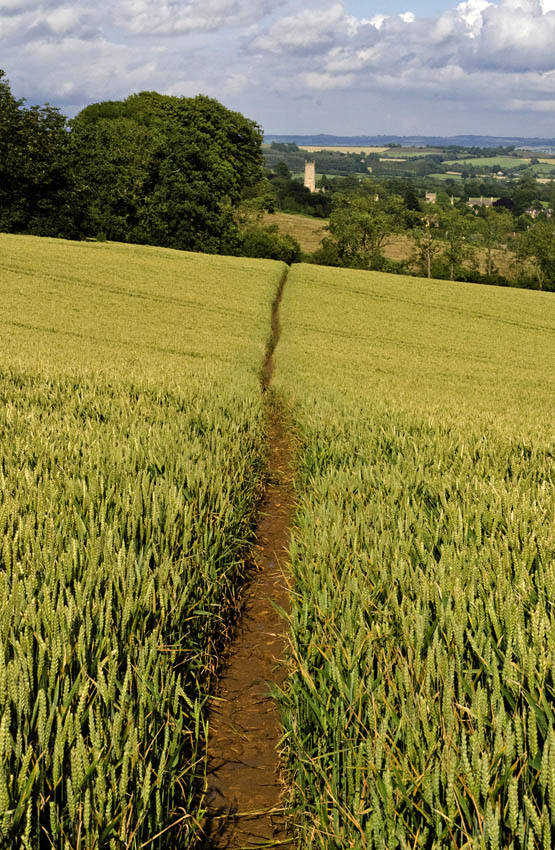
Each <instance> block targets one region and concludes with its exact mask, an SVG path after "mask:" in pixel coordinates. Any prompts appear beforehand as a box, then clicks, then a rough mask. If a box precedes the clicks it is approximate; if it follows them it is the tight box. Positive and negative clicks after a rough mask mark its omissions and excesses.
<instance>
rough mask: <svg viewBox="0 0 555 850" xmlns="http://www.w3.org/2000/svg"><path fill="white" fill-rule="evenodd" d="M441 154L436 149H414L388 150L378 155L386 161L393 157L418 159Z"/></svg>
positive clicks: (440, 151)
mask: <svg viewBox="0 0 555 850" xmlns="http://www.w3.org/2000/svg"><path fill="white" fill-rule="evenodd" d="M441 153H443V151H442V150H438V149H437V148H428V149H414V148H394V149H391V148H389V149H388V150H386V151H384V152H383V153H381V154H380V156H382V157H384V158H385V159H387V158H388V157H393V158H395V159H397V158H399V159H418V158H420V157H424V156H434V155H436V156H437V155H438V154H441Z"/></svg>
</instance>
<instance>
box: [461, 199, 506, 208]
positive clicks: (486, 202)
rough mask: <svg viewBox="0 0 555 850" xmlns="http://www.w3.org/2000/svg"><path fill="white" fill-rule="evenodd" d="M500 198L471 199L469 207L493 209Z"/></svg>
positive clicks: (468, 202)
mask: <svg viewBox="0 0 555 850" xmlns="http://www.w3.org/2000/svg"><path fill="white" fill-rule="evenodd" d="M498 200H499V198H469V199H468V201H467V202H466V205H467V207H492V206H493V205H494V203H495V202H496V201H498Z"/></svg>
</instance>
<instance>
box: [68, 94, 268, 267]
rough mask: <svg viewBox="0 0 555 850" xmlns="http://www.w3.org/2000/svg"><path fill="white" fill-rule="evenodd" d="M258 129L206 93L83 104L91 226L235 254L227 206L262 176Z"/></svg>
mask: <svg viewBox="0 0 555 850" xmlns="http://www.w3.org/2000/svg"><path fill="white" fill-rule="evenodd" d="M261 141H262V134H261V131H260V129H259V127H258V126H257V125H256V124H255V123H254V122H253V121H250V120H248V119H247V118H245V117H244V116H242V115H240V114H239V113H238V112H231V111H230V110H228V109H226V108H225V107H224V106H222V105H221V104H220V103H218V101H216V100H213V99H212V98H208V97H205V96H203V95H199V96H197V97H194V98H180V97H170V96H168V95H160V94H157V93H156V92H142V93H141V94H137V95H131V96H130V97H128V98H127V99H126V100H124V101H111V102H110V101H109V102H106V103H100V104H93V105H91V106H88V107H86V108H85V109H84V110H83V111H82V112H81V113H80V114H79V115H78V116H77V117H76V118H75V119H74V120H73V122H72V133H71V147H72V155H73V160H74V163H75V168H76V170H77V173H78V174H79V177H80V179H81V180H82V182H83V184H84V185H85V186H86V188H87V192H88V198H89V220H88V229H89V230H90V231H91V232H92V233H102V234H105V235H106V237H107V238H109V239H117V240H118V241H131V242H147V243H152V244H156V245H164V246H167V247H170V248H182V249H188V250H193V251H196V250H202V251H210V252H219V253H224V252H232V251H233V249H234V247H235V246H236V243H237V227H236V224H235V221H234V216H233V209H234V208H235V207H236V206H237V205H238V204H239V202H240V200H241V193H242V190H243V188H244V187H245V186H248V185H251V184H253V183H256V182H257V181H259V180H260V179H261V176H262V171H261V154H260V146H261Z"/></svg>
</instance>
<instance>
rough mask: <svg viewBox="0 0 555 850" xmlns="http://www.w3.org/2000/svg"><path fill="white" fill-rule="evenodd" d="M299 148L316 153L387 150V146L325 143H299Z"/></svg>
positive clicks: (379, 151) (364, 152)
mask: <svg viewBox="0 0 555 850" xmlns="http://www.w3.org/2000/svg"><path fill="white" fill-rule="evenodd" d="M299 148H300V150H302V151H306V152H307V153H316V152H317V151H335V152H336V153H363V154H370V153H383V152H384V151H386V150H388V148H380V147H372V146H368V145H353V146H347V145H329V146H328V145H326V146H325V147H323V146H322V145H299Z"/></svg>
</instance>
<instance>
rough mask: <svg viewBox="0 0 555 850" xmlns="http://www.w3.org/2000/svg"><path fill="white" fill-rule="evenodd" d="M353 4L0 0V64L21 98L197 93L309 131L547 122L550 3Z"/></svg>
mask: <svg viewBox="0 0 555 850" xmlns="http://www.w3.org/2000/svg"><path fill="white" fill-rule="evenodd" d="M345 2H346V0H119V2H118V3H113V2H112V0H95V2H93V0H0V36H1V38H2V42H3V48H2V57H1V60H0V64H1V65H2V67H3V68H5V70H6V72H7V75H8V77H9V78H10V79H11V81H12V85H14V84H15V86H16V88H15V89H14V91H15V93H16V95H17V96H25V97H27V99H28V100H29V101H30V102H37V101H42V100H46V99H48V100H50V101H51V102H58V103H59V104H60V105H61V106H62V108H63V107H64V105H68V104H70V105H74V106H75V108H77V106H78V105H84V103H86V102H87V101H90V100H100V99H106V98H116V97H123V96H125V95H127V94H129V93H130V92H132V91H138V90H141V89H157V90H159V91H165V92H168V93H172V94H186V95H189V94H195V93H196V92H198V91H203V92H205V93H207V94H211V95H213V96H215V97H220V98H221V99H223V100H224V102H230V105H232V106H233V107H234V108H240V109H242V110H243V111H245V112H246V113H247V114H249V115H251V116H252V117H255V118H258V119H259V120H260V121H261V122H262V123H267V122H268V118H267V116H270V118H271V120H272V122H273V121H274V116H276V115H278V114H279V109H281V110H282V114H289V115H290V116H291V119H290V120H291V121H292V122H297V121H299V120H301V118H302V119H303V120H304V116H305V114H306V115H307V116H308V115H310V114H313V115H314V124H313V129H314V130H333V126H332V123H333V124H334V126H335V129H337V130H344V131H347V126H351V127H357V128H358V129H359V130H360V131H365V130H366V131H371V130H372V129H374V130H375V131H377V132H380V131H385V129H386V128H384V127H383V126H382V125H380V124H379V123H378V122H379V121H381V120H383V116H384V114H388V115H391V116H392V117H391V121H397V122H398V126H399V127H402V126H405V127H406V126H407V123H408V122H411V121H412V122H413V124H414V125H417V124H418V122H419V121H421V120H422V115H423V114H424V113H426V114H435V115H437V122H438V124H439V125H441V123H442V122H443V121H445V120H446V116H447V115H448V114H449V111H451V112H452V116H458V117H452V118H451V119H450V120H451V122H452V123H453V122H455V121H460V122H461V123H463V122H464V125H465V129H467V130H468V131H469V132H471V131H473V130H475V129H476V128H475V127H474V125H473V122H474V121H475V120H476V116H477V115H482V116H483V115H487V116H488V118H487V120H488V121H491V122H492V123H494V122H495V120H496V116H497V119H498V120H499V121H500V122H501V123H503V122H505V125H506V124H507V122H509V121H510V120H511V119H510V115H511V110H513V112H514V113H515V115H516V114H518V122H519V123H522V122H523V115H525V114H527V115H529V116H530V122H531V123H530V126H528V122H527V123H526V127H525V128H524V127H522V128H520V130H521V131H523V132H531V133H532V134H535V133H536V131H534V132H532V125H534V127H536V128H537V127H540V126H547V122H548V120H551V119H552V114H553V112H554V111H555V110H554V108H553V103H554V102H555V50H554V46H555V0H462V2H457V0H452V5H451V6H450V7H449V8H446V9H445V11H443V12H442V13H441V14H436V15H435V16H428V17H423V16H422V15H419V14H418V12H414V11H410V6H409V9H408V10H407V11H406V12H403V13H402V14H390V13H389V12H388V11H387V3H386V0H383V4H382V7H381V10H380V7H379V6H377V7H376V6H375V5H374V9H375V10H376V13H375V14H374V15H373V16H370V17H369V18H363V17H356V16H354V15H352V14H349V13H348V12H347V9H346V6H345ZM447 2H448V0H446V3H447ZM407 5H409V4H407ZM415 5H417V4H415ZM324 93H325V98H324V97H323V95H324ZM334 93H337V96H335V94H334ZM320 99H321V100H322V102H323V101H324V100H325V103H326V105H328V104H329V108H328V106H326V109H325V112H323V111H322V104H320ZM299 103H302V109H301V108H300V107H299ZM333 110H335V112H333ZM334 115H337V116H338V117H337V118H334ZM339 116H342V117H341V118H340V117H339ZM275 120H277V119H275ZM306 120H308V118H307V119H306ZM388 120H389V119H388ZM514 120H515V122H516V120H517V119H516V118H515V119H514ZM358 122H364V123H363V125H362V126H361V125H360V124H359V123H358ZM534 122H535V123H534ZM541 122H545V123H544V124H542V123H541ZM376 124H377V126H376ZM273 126H274V127H275V124H274V125H273ZM390 129H393V130H394V129H395V126H393V125H390ZM437 129H438V131H439V130H440V129H441V128H440V127H438V128H437ZM458 129H461V130H462V129H463V127H458ZM518 129H519V128H517V127H516V126H515V127H514V129H513V132H517V130H518ZM490 131H491V126H490V127H489V128H488V132H490ZM549 134H550V135H552V134H553V130H550V133H549Z"/></svg>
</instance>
